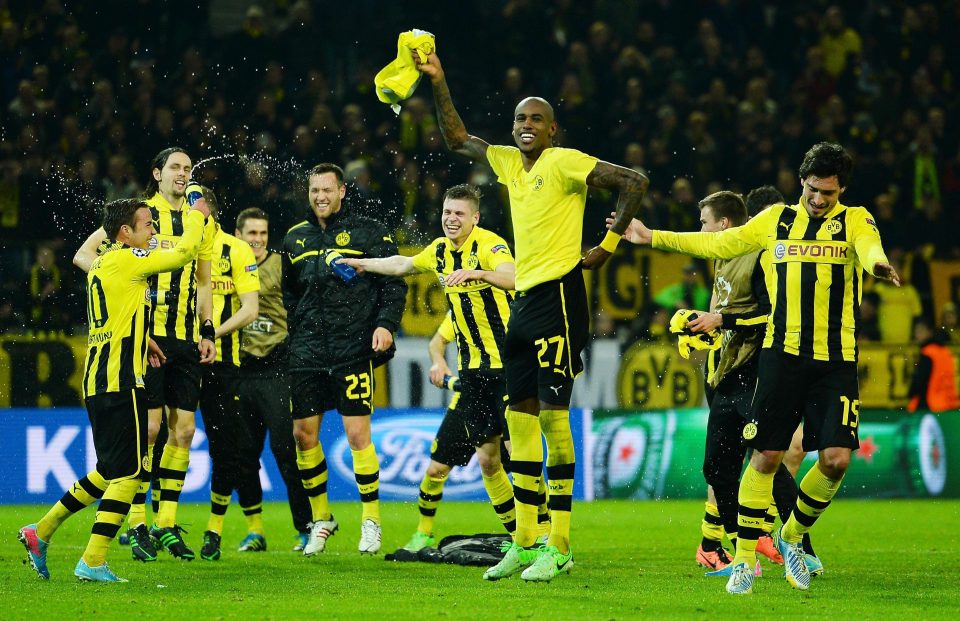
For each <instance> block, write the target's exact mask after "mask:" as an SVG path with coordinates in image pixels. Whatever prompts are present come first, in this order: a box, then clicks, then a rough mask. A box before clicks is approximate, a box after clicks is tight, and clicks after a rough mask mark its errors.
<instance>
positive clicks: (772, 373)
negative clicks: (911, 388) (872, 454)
mask: <svg viewBox="0 0 960 621" xmlns="http://www.w3.org/2000/svg"><path fill="white" fill-rule="evenodd" d="M859 412H860V385H859V383H858V381H857V363H856V362H845V361H838V362H828V361H823V360H813V359H811V358H801V357H800V356H794V355H791V354H785V353H783V352H781V351H775V350H772V349H764V350H763V351H762V352H760V366H759V371H758V373H757V392H756V394H755V395H754V398H753V406H752V407H751V414H750V418H751V423H752V425H751V424H748V425H747V426H746V427H745V428H744V430H743V434H744V438H745V439H746V440H747V446H750V447H752V448H754V449H757V450H770V451H785V450H787V449H788V448H790V441H791V439H792V438H793V433H794V432H795V431H796V430H797V425H799V424H800V421H801V420H802V421H803V450H804V451H808V452H809V451H817V450H821V449H825V448H831V447H844V448H849V449H858V448H860V440H859V438H858V435H857V434H858V424H859V422H860V421H859Z"/></svg>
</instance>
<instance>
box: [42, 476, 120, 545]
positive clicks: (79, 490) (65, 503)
mask: <svg viewBox="0 0 960 621" xmlns="http://www.w3.org/2000/svg"><path fill="white" fill-rule="evenodd" d="M106 489H107V481H106V480H105V479H104V478H103V477H102V476H100V473H99V472H97V471H96V470H94V471H93V472H88V473H87V474H86V476H84V477H83V478H82V479H80V480H79V481H77V482H75V483H74V484H73V485H72V486H70V489H68V490H67V491H66V492H65V493H64V494H63V496H61V497H60V500H58V501H57V504H55V505H53V506H52V507H50V510H49V511H47V514H46V515H44V516H43V517H42V518H40V521H39V522H37V536H38V537H40V539H42V540H43V541H46V542H49V541H50V538H51V537H53V533H55V532H57V529H58V528H60V525H61V524H63V523H64V522H66V521H67V518H69V517H70V516H71V515H73V514H74V513H76V512H78V511H81V510H83V509H85V508H86V507H89V506H90V505H92V504H93V503H94V502H96V501H97V500H99V499H100V498H102V497H103V494H104V492H105V491H106Z"/></svg>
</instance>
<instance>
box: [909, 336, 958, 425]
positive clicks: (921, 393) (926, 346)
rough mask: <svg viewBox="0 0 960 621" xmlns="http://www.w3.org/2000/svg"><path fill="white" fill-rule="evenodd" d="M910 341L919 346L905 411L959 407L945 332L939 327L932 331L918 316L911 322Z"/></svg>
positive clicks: (953, 369) (951, 359)
mask: <svg viewBox="0 0 960 621" xmlns="http://www.w3.org/2000/svg"><path fill="white" fill-rule="evenodd" d="M913 340H914V341H916V342H917V344H918V345H920V356H919V357H918V358H917V364H916V367H914V370H913V379H912V380H911V381H910V402H909V404H908V405H907V411H908V412H916V411H917V410H929V411H931V412H944V411H947V410H955V409H957V408H960V399H958V397H957V372H956V366H955V365H954V363H953V352H951V351H950V349H948V348H947V345H946V344H947V342H948V338H947V335H946V334H945V333H944V331H943V330H935V329H934V327H933V322H931V321H930V320H929V319H927V318H926V317H921V318H920V319H917V321H916V323H914V325H913Z"/></svg>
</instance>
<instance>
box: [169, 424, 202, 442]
mask: <svg viewBox="0 0 960 621" xmlns="http://www.w3.org/2000/svg"><path fill="white" fill-rule="evenodd" d="M196 431H197V426H196V424H194V423H185V422H181V423H179V424H178V425H177V428H176V429H175V430H174V435H175V436H176V438H177V445H178V446H182V447H189V446H190V444H191V443H192V442H193V434H194V433H195V432H196Z"/></svg>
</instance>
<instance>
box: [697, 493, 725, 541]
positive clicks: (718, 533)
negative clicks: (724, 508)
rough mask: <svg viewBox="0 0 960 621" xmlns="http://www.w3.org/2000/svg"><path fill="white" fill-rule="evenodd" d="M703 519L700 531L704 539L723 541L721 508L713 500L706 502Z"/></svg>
mask: <svg viewBox="0 0 960 621" xmlns="http://www.w3.org/2000/svg"><path fill="white" fill-rule="evenodd" d="M703 506H704V511H703V521H701V522H700V533H701V534H702V535H703V538H704V539H708V540H710V541H717V542H720V541H723V520H721V519H720V510H719V509H717V505H715V504H713V503H712V502H709V501H707V502H705V503H704V505H703Z"/></svg>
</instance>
